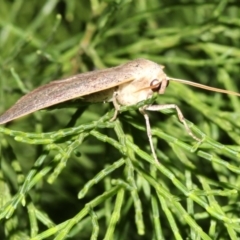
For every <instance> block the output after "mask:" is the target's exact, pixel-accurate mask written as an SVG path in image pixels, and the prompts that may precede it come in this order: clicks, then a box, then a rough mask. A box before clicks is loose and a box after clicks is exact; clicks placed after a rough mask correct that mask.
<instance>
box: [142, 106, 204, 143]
mask: <svg viewBox="0 0 240 240" xmlns="http://www.w3.org/2000/svg"><path fill="white" fill-rule="evenodd" d="M145 109H146V110H148V111H160V110H164V109H175V110H176V111H177V115H178V119H179V121H180V122H181V123H182V124H183V125H184V127H185V129H186V130H187V132H188V134H189V135H190V136H191V137H192V138H193V139H195V140H197V141H198V142H201V140H200V139H199V138H198V137H196V136H195V135H194V134H193V133H192V131H191V129H190V128H189V126H188V125H187V123H186V121H185V119H184V116H183V114H182V112H181V110H180V108H179V107H178V106H177V105H175V104H163V105H151V106H147V107H146V108H145Z"/></svg>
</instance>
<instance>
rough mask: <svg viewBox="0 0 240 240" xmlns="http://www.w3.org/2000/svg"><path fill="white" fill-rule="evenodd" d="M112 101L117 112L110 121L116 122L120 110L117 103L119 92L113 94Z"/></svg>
mask: <svg viewBox="0 0 240 240" xmlns="http://www.w3.org/2000/svg"><path fill="white" fill-rule="evenodd" d="M112 101H113V106H114V108H115V112H114V115H113V117H112V118H111V119H110V122H112V121H114V120H115V119H116V118H117V115H118V112H119V110H120V105H119V103H118V101H117V92H114V93H113V100H112Z"/></svg>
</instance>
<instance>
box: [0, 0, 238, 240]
mask: <svg viewBox="0 0 240 240" xmlns="http://www.w3.org/2000/svg"><path fill="white" fill-rule="evenodd" d="M0 6H1V7H0V26H1V29H0V53H1V54H0V84H1V85H0V102H1V104H0V112H4V111H5V110H6V109H7V108H9V107H10V106H12V105H13V104H14V103H15V102H16V101H17V99H19V98H20V97H21V96H22V95H23V94H25V93H26V92H28V91H30V90H32V89H34V88H36V87H37V86H40V85H42V84H45V83H47V82H49V81H51V80H54V79H60V78H63V77H65V76H71V75H74V74H76V73H79V72H86V71H91V70H94V69H102V68H106V67H111V66H116V65H119V64H121V63H125V62H127V61H129V60H132V59H136V58H146V59H149V60H152V61H155V62H157V63H159V64H162V65H164V66H165V72H166V73H167V75H168V76H172V77H176V78H183V79H188V80H192V81H195V82H199V83H203V84H206V85H210V86H214V87H220V88H224V89H228V90H233V91H238V89H239V87H238V84H239V76H240V70H239V69H240V66H239V63H240V50H239V46H240V30H239V29H240V9H239V2H238V1H234V0H233V1H230V0H229V1H227V0H220V1H217V0H216V1H204V0H198V1H196V0H195V1H184V0H182V1H169V0H168V1H165V0H162V1H158V0H141V1H136V0H135V1H130V0H115V1H113V0H105V1H100V0H91V1H83V0H82V1H75V0H68V1H66V0H62V1H60V0H48V1H36V0H32V1H24V0H15V1H10V0H8V1H7V0H5V1H4V0H0ZM156 102H157V103H158V104H161V103H174V104H177V105H178V106H179V107H180V108H181V110H182V112H183V114H184V116H185V117H186V119H187V120H189V121H191V122H192V123H193V124H192V123H191V122H188V123H189V126H190V127H191V129H192V130H193V132H194V133H195V134H196V135H197V136H198V137H200V138H202V139H203V141H202V143H201V144H198V143H196V142H195V141H194V140H193V139H192V138H191V137H189V136H188V134H187V132H186V131H185V129H184V127H183V126H182V124H181V123H179V121H178V119H177V117H176V113H175V111H164V112H162V113H159V112H153V113H151V114H149V116H150V121H151V125H152V133H153V141H154V145H155V148H156V151H157V155H158V158H159V160H160V162H161V165H159V166H158V165H156V163H155V162H154V160H153V158H152V156H151V151H150V147H149V142H148V139H147V136H146V131H145V122H144V119H143V116H142V115H141V114H140V113H139V112H138V111H137V107H136V106H135V108H134V107H133V108H127V109H126V108H123V109H122V113H121V114H120V115H119V117H118V119H117V120H116V121H115V122H109V119H111V116H112V114H113V107H112V104H103V103H100V104H93V105H89V106H85V105H80V106H81V107H80V108H79V109H76V108H64V109H55V110H52V111H39V112H36V113H34V114H31V115H29V116H27V117H24V118H21V119H18V120H15V121H13V122H10V123H8V124H6V125H5V126H1V127H0V132H1V182H0V200H1V201H0V206H1V210H0V219H1V227H0V237H1V239H35V240H36V239H37V240H39V239H58V240H59V239H67V238H68V239H90V238H91V239H238V238H239V235H240V234H239V231H240V226H239V221H240V218H239V209H240V208H239V183H240V182H239V176H238V174H239V173H240V168H239V158H240V157H239V143H240V138H239V129H240V123H239V120H240V114H239V109H240V106H239V99H238V98H237V97H235V96H226V95H222V94H219V93H211V92H206V91H203V90H199V89H194V88H190V87H187V86H184V85H182V84H178V83H171V84H170V85H169V87H168V89H167V91H166V93H165V94H164V95H162V96H158V97H157V100H156ZM80 115H81V117H80ZM79 193H80V194H79ZM78 194H79V197H81V198H80V199H79V198H78Z"/></svg>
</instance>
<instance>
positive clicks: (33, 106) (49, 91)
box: [0, 60, 138, 124]
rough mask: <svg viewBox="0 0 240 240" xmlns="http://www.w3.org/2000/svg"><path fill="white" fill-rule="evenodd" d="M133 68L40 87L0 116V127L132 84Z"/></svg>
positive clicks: (89, 73)
mask: <svg viewBox="0 0 240 240" xmlns="http://www.w3.org/2000/svg"><path fill="white" fill-rule="evenodd" d="M135 63H136V60H135ZM135 67H136V68H138V65H136V64H133V61H131V62H128V63H126V64H123V65H120V66H117V67H113V68H108V69H103V70H96V71H93V72H87V73H82V74H78V75H75V76H72V77H68V78H65V79H62V80H56V81H52V82H50V83H48V84H46V85H43V86H40V87H38V88H36V89H35V90H33V91H31V92H30V93H28V94H26V95H24V96H23V97H22V98H20V99H19V100H18V101H17V102H16V103H15V104H14V105H13V106H12V107H11V108H10V109H9V110H7V111H6V112H5V113H3V114H2V115H1V116H0V124H3V123H7V122H9V121H12V120H14V119H16V118H19V117H22V116H25V115H27V114H29V113H32V112H35V111H37V110H40V109H43V108H46V107H50V106H53V105H55V104H58V103H61V102H65V101H68V100H71V99H74V98H79V97H82V96H86V95H89V94H91V93H95V92H99V91H102V90H106V89H109V88H113V87H116V86H119V85H121V84H122V83H126V82H129V81H133V80H134V72H136V70H137V69H134V68H135ZM123 68H124V71H123ZM133 70H135V71H133Z"/></svg>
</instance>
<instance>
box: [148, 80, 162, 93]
mask: <svg viewBox="0 0 240 240" xmlns="http://www.w3.org/2000/svg"><path fill="white" fill-rule="evenodd" d="M150 87H151V89H152V91H153V92H158V91H159V89H160V87H161V82H160V81H159V80H158V79H153V80H152V81H151V83H150Z"/></svg>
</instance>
